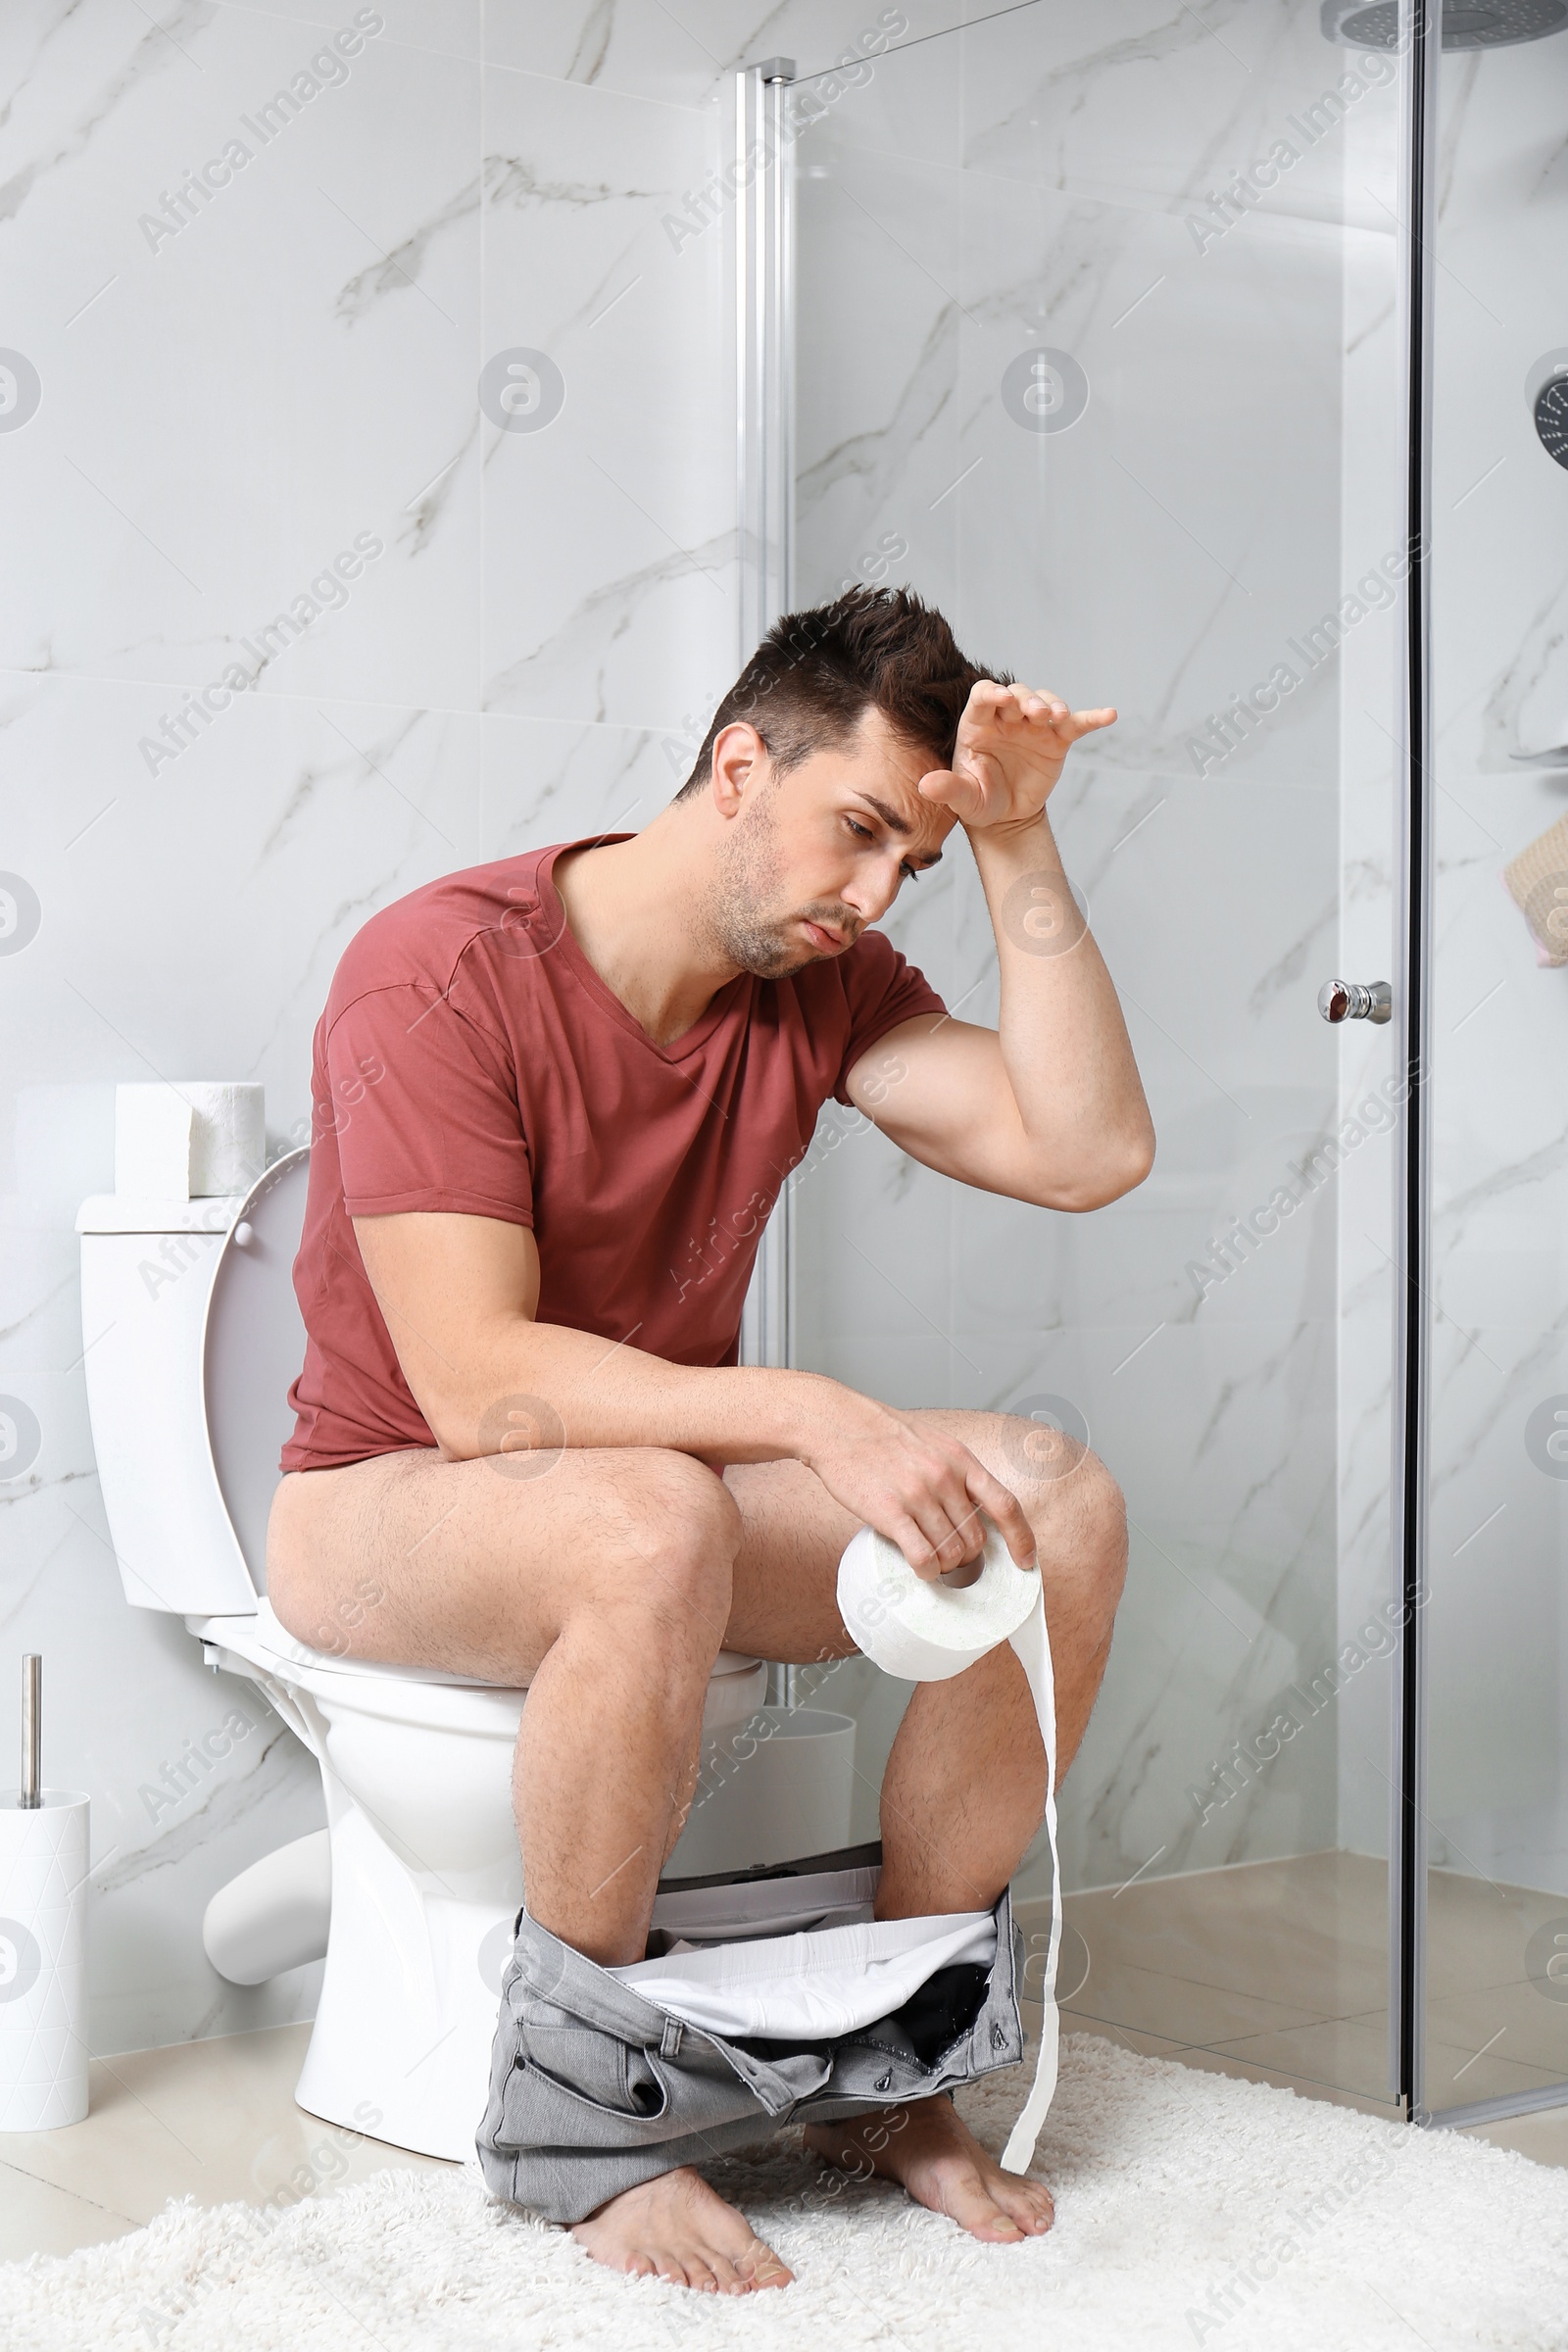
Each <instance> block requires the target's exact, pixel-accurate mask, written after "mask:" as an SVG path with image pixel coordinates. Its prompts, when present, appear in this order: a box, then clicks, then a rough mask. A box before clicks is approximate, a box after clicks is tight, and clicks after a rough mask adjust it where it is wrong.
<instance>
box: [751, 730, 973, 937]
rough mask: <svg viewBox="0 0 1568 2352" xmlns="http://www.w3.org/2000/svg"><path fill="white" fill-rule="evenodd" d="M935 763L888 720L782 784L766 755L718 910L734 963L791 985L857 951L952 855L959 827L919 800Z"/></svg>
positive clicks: (819, 755) (814, 758)
mask: <svg viewBox="0 0 1568 2352" xmlns="http://www.w3.org/2000/svg"><path fill="white" fill-rule="evenodd" d="M933 764H934V761H933V759H932V755H931V754H930V753H928V752H925V751H921V750H918V749H915V748H914V747H912V746H911V745H909V744H907V743H906V742H904V741H903V740H902V739H901V738H900V737H899V736H897V735H895V734H894V733H893V732H892V730H891V729H890V728H889V726H888V724H887V721H886V720H885V719H884V718H883V716H882V714H881V712H880V711H865V712H864V713H863V714H862V716H861V718H860V721H859V724H858V728H857V730H856V732H855V735H854V736H853V737H852V738H851V739H850V740H849V741H848V742H846V743H844V744H842V745H840V746H839V747H838V748H837V749H835V750H830V751H820V752H813V753H811V755H810V756H809V758H808V759H806V760H803V761H802V763H801V765H800V766H799V767H795V768H791V769H790V771H789V772H788V774H787V775H784V776H781V777H775V776H774V775H773V774H772V773H771V770H770V768H769V767H768V765H767V763H766V758H765V755H763V760H762V768H761V772H760V773H756V772H754V774H753V776H752V778H751V780H750V782H749V783H748V786H747V789H746V794H745V799H744V801H743V803H742V806H741V808H740V809H739V810H738V811H737V813H736V814H735V815H734V816H733V817H731V818H730V820H729V822H728V824H727V827H726V830H725V834H724V838H723V841H722V843H721V845H720V849H719V854H718V861H717V865H718V871H717V878H716V881H715V884H714V887H713V889H712V890H711V893H710V895H709V899H708V904H707V908H706V911H707V914H708V917H709V920H710V923H711V928H712V931H713V934H714V937H715V938H716V940H717V941H718V942H719V943H720V944H721V946H722V947H723V949H724V952H725V954H726V955H727V956H729V958H730V959H731V960H732V961H733V962H735V963H736V964H738V965H739V966H740V968H741V969H742V970H743V971H750V972H756V973H757V974H758V975H759V977H760V978H762V979H779V978H781V977H783V976H784V975H785V974H786V973H789V972H795V971H799V970H800V969H801V968H802V967H803V965H805V964H808V963H816V962H819V961H820V960H821V959H822V958H823V957H825V956H841V955H843V953H844V951H845V949H846V948H849V947H853V946H854V944H855V942H856V940H857V939H858V937H859V935H860V933H861V931H863V930H864V928H865V926H866V924H867V923H874V922H876V921H878V920H879V918H880V917H881V916H882V915H884V914H885V913H886V912H887V909H888V908H889V907H891V906H892V904H893V901H894V900H895V898H896V897H897V896H898V893H899V889H900V886H901V885H902V884H903V883H904V882H905V881H906V880H907V879H909V878H911V877H912V876H913V875H915V874H918V873H919V872H921V871H923V870H924V869H925V868H926V867H928V866H932V865H935V864H936V862H937V860H938V858H940V857H941V855H942V843H943V842H944V840H945V839H946V838H947V836H948V834H949V833H951V831H952V830H953V826H954V821H955V820H954V818H953V816H952V815H951V814H950V813H949V811H948V810H947V809H942V808H938V807H937V806H935V805H934V804H933V803H932V802H929V801H925V800H922V799H921V797H920V794H919V791H918V789H917V788H918V785H919V782H920V778H921V777H922V776H923V775H927V774H929V773H930V771H931V768H932V766H933Z"/></svg>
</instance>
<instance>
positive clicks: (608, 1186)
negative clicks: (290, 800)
mask: <svg viewBox="0 0 1568 2352" xmlns="http://www.w3.org/2000/svg"><path fill="white" fill-rule="evenodd" d="M595 838H604V839H608V840H621V839H625V838H626V836H624V835H619V834H612V835H606V836H603V837H597V836H596V837H595ZM578 846H579V845H578V844H576V843H571V842H562V843H558V844H557V845H556V846H555V847H554V848H552V849H547V850H530V851H529V852H527V853H526V855H524V856H523V857H521V858H502V859H500V860H499V861H498V862H497V863H496V864H494V865H476V866H470V867H469V868H468V869H467V871H466V873H461V874H448V875H447V876H445V878H444V879H443V880H441V881H439V882H431V883H428V884H427V885H426V886H425V888H424V889H423V890H417V891H414V892H413V893H412V894H411V895H410V896H409V897H408V898H406V899H399V900H398V901H397V903H396V904H395V905H394V906H391V907H386V908H384V909H383V911H382V912H381V913H380V914H377V915H373V916H372V917H371V919H370V921H369V922H368V923H367V924H366V925H365V928H364V929H363V930H362V931H360V932H358V933H357V934H356V935H355V937H354V938H353V939H352V940H351V941H350V943H349V946H348V948H347V950H346V952H345V954H344V956H343V959H342V961H341V962H340V963H339V965H338V967H337V971H336V973H335V974H334V975H333V980H332V987H331V993H330V995H329V996H328V998H327V1001H326V1010H325V1011H324V1012H323V1013H322V1015H321V1018H320V1020H319V1023H318V1024H317V1030H316V1042H315V1050H314V1054H313V1059H312V1070H311V1096H312V1111H313V1118H312V1139H313V1141H312V1153H311V1178H310V1190H309V1196H308V1199H307V1201H306V1209H305V1230H304V1234H303V1237H302V1239H301V1243H300V1252H299V1256H298V1257H297V1258H296V1260H295V1263H294V1289H295V1293H296V1295H297V1297H298V1299H299V1302H300V1307H301V1310H302V1311H303V1313H304V1317H305V1329H306V1335H307V1336H306V1347H305V1366H304V1369H303V1371H302V1372H301V1373H300V1376H299V1378H298V1380H296V1381H295V1383H294V1385H293V1387H292V1388H291V1389H290V1390H289V1403H290V1404H291V1405H292V1407H293V1408H294V1411H295V1413H296V1414H297V1416H298V1419H297V1422H296V1426H295V1431H294V1435H293V1437H292V1438H291V1439H290V1440H289V1442H288V1444H287V1445H286V1446H284V1448H283V1454H282V1467H283V1468H284V1469H285V1470H322V1469H328V1468H331V1467H334V1466H336V1465H337V1464H339V1463H342V1462H356V1461H361V1460H363V1459H364V1458H365V1457H366V1456H367V1455H368V1454H375V1453H388V1452H391V1451H393V1450H394V1449H395V1448H397V1447H399V1446H434V1444H435V1439H434V1437H433V1436H432V1435H431V1432H430V1428H429V1425H428V1423H427V1422H426V1421H425V1419H424V1416H423V1415H422V1413H421V1412H420V1411H419V1408H418V1406H417V1404H416V1403H415V1401H414V1396H413V1393H412V1391H411V1390H410V1388H409V1385H408V1382H407V1381H406V1380H405V1379H404V1377H403V1372H402V1369H401V1367H400V1365H399V1363H398V1359H397V1351H396V1349H395V1348H394V1347H393V1345H392V1340H391V1336H390V1334H389V1332H388V1330H387V1327H386V1324H385V1322H384V1321H383V1320H382V1316H381V1311H380V1308H379V1307H378V1306H377V1305H376V1302H375V1297H374V1294H373V1292H372V1291H371V1289H370V1285H369V1281H368V1277H367V1275H366V1272H365V1267H364V1263H363V1261H362V1260H361V1257H360V1252H359V1247H358V1244H357V1243H356V1241H355V1238H354V1227H353V1225H352V1224H351V1222H350V1219H351V1218H352V1217H376V1216H390V1215H392V1214H394V1213H396V1212H398V1211H402V1210H408V1209H429V1210H448V1211H455V1212H457V1213H459V1214H466V1215H468V1216H478V1217H501V1218H504V1219H506V1220H507V1221H508V1222H509V1223H511V1224H514V1225H531V1226H532V1227H533V1229H534V1233H535V1235H536V1237H537V1240H538V1246H539V1264H540V1285H539V1303H538V1307H537V1310H536V1312H537V1315H538V1319H539V1321H540V1322H541V1323H562V1324H565V1325H567V1326H568V1327H569V1328H570V1329H572V1330H574V1331H591V1332H595V1333H597V1334H599V1335H600V1337H602V1338H604V1339H607V1340H629V1341H632V1342H633V1343H634V1344H635V1346H637V1347H638V1348H644V1349H646V1350H647V1351H648V1353H650V1354H652V1355H660V1356H663V1357H664V1358H665V1359H666V1360H667V1361H668V1362H670V1363H676V1364H733V1363H734V1362H735V1360H736V1357H737V1354H738V1352H739V1341H740V1324H741V1305H742V1301H743V1299H744V1298H745V1295H746V1286H747V1283H748V1281H749V1280H750V1278H751V1270H752V1261H753V1259H754V1258H755V1256H756V1254H757V1245H758V1239H759V1236H760V1232H761V1229H762V1226H763V1223H764V1222H765V1220H766V1217H767V1213H768V1211H769V1209H770V1208H771V1207H772V1205H773V1203H774V1201H775V1200H776V1199H777V1198H778V1193H779V1188H780V1186H781V1185H782V1184H783V1182H784V1179H785V1177H786V1176H787V1175H788V1173H789V1171H790V1169H791V1168H792V1167H794V1165H795V1164H796V1162H797V1160H799V1159H800V1158H801V1157H802V1156H803V1155H804V1153H805V1152H806V1150H807V1148H808V1146H809V1143H810V1140H811V1134H812V1131H813V1129H814V1127H815V1124H816V1116H817V1112H818V1111H819V1110H820V1108H821V1106H822V1104H823V1103H825V1102H826V1101H827V1099H828V1097H829V1096H830V1095H831V1096H833V1097H835V1098H836V1099H837V1101H839V1102H840V1103H847V1102H848V1101H849V1097H848V1095H847V1093H846V1092H845V1080H846V1078H847V1076H848V1074H849V1072H850V1071H851V1069H853V1067H854V1066H855V1063H856V1062H857V1061H858V1059H859V1057H860V1055H861V1054H864V1053H866V1052H867V1051H868V1049H869V1048H870V1047H872V1046H874V1045H875V1043H876V1041H877V1039H878V1038H879V1037H882V1036H884V1035H885V1034H886V1032H887V1031H888V1030H889V1029H892V1028H894V1027H896V1026H897V1024H898V1023H899V1022H901V1021H907V1020H908V1019H910V1018H911V1017H912V1016H913V1015H915V1014H916V1013H922V1012H941V1011H942V1010H943V1009H944V1006H943V1004H942V1000H941V998H940V997H939V996H938V995H937V994H936V992H935V990H934V989H932V988H931V987H930V986H929V985H928V984H927V982H926V981H925V980H924V978H923V977H922V976H921V974H920V973H919V972H917V971H916V970H915V969H914V968H913V967H912V965H910V964H907V963H906V961H905V959H904V957H903V956H901V955H899V953H898V951H897V950H896V949H895V948H894V947H893V945H892V943H891V942H890V941H889V940H887V939H886V938H884V937H883V935H882V934H881V933H880V932H878V931H866V932H863V933H862V934H861V936H860V937H859V939H858V940H857V942H856V944H855V946H854V947H853V948H850V949H848V950H846V952H845V953H844V954H843V955H842V956H835V957H832V958H831V959H827V960H824V961H822V962H819V963H812V964H809V965H807V966H806V968H805V969H804V970H802V971H800V972H797V973H795V974H794V975H793V976H792V977H791V978H789V979H785V980H759V979H757V978H756V977H755V976H754V975H753V974H751V973H749V972H743V973H741V974H740V975H739V977H738V978H736V979H734V980H732V981H730V982H729V984H728V986H727V987H724V988H721V989H720V990H719V992H718V994H717V995H716V996H715V997H714V998H713V1000H712V1002H711V1005H709V1006H708V1008H707V1010H706V1011H705V1012H704V1013H703V1014H702V1017H701V1018H700V1019H699V1020H698V1022H697V1023H696V1025H695V1027H693V1028H691V1029H688V1030H687V1032H686V1034H685V1036H684V1037H680V1038H677V1039H676V1040H675V1043H674V1044H673V1045H672V1046H657V1045H655V1044H654V1042H653V1040H652V1039H651V1038H650V1037H649V1036H648V1035H647V1034H646V1032H645V1031H644V1030H643V1029H642V1028H640V1027H639V1025H638V1024H637V1022H636V1021H635V1020H634V1019H633V1018H632V1016H631V1014H630V1013H629V1012H628V1011H627V1010H626V1007H625V1006H624V1005H622V1004H621V1002H620V1000H619V998H618V997H616V996H615V995H614V994H613V991H612V990H610V989H609V988H607V987H606V986H605V983H604V982H603V981H602V980H601V979H600V977H599V975H598V973H597V972H596V971H595V970H594V968H593V966H592V965H591V964H590V963H589V961H588V959H587V957H586V956H584V955H583V953H582V950H581V949H580V948H579V947H578V945H577V942H576V940H575V939H574V938H573V936H572V933H571V930H570V928H569V926H568V925H567V923H566V919H565V913H564V908H563V907H562V903H561V899H560V896H559V894H558V892H557V890H556V888H555V885H554V883H553V882H552V880H551V878H550V876H551V868H552V866H553V865H554V863H555V860H556V858H558V857H559V856H560V854H561V852H562V851H563V850H564V849H572V848H576V847H578Z"/></svg>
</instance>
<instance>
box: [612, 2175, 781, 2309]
mask: <svg viewBox="0 0 1568 2352" xmlns="http://www.w3.org/2000/svg"><path fill="white" fill-rule="evenodd" d="M571 2234H572V2236H573V2237H574V2238H575V2239H576V2240H577V2243H578V2245H579V2246H581V2247H582V2249H583V2251H584V2252H585V2253H588V2254H591V2255H592V2256H593V2258H594V2260H595V2262H602V2263H604V2264H606V2265H607V2266H608V2268H609V2269H611V2270H613V2271H625V2272H627V2273H628V2274H629V2276H630V2277H631V2278H667V2279H668V2280H669V2282H670V2284H671V2285H672V2286H695V2287H696V2288H697V2289H698V2291H699V2293H702V2294H709V2295H713V2294H719V2295H750V2294H753V2293H755V2292H756V2290H757V2289H758V2288H759V2287H762V2286H788V2285H789V2283H790V2280H791V2279H792V2278H794V2276H795V2274H794V2272H793V2271H787V2270H786V2269H785V2267H784V2265H783V2264H782V2263H781V2262H780V2260H779V2258H778V2256H777V2255H776V2254H775V2253H774V2251H773V2249H772V2247H771V2246H764V2245H763V2243H762V2241H761V2239H760V2237H759V2236H757V2234H756V2233H755V2231H754V2230H753V2229H752V2226H751V2224H750V2222H749V2221H748V2220H747V2219H746V2216H745V2214H744V2213H737V2212H736V2210H735V2208H734V2206H733V2205H726V2204H725V2202H724V2200H723V2198H722V2197H721V2196H720V2195H719V2194H718V2192H717V2191H716V2189H711V2188H710V2187H709V2185H708V2182H707V2181H706V2180H704V2179H703V2177H702V2175H701V2173H695V2172H693V2171H692V2169H691V2167H690V2165H682V2166H681V2167H680V2169H679V2171H678V2172H673V2173H661V2175H660V2176H659V2179H658V2180H645V2181H643V2182H642V2184H641V2185H640V2186H639V2187H637V2188H624V2189H622V2190H621V2192H620V2195H619V2196H618V2197H612V2198H611V2200H610V2202H609V2204H608V2205H601V2206H600V2208H599V2211H598V2212H597V2213H591V2214H590V2215H589V2216H588V2219H587V2220H586V2221H585V2222H577V2223H575V2224H574V2225H573V2227H572V2232H571Z"/></svg>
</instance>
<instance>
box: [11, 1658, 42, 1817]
mask: <svg viewBox="0 0 1568 2352" xmlns="http://www.w3.org/2000/svg"><path fill="white" fill-rule="evenodd" d="M42 1779H43V1660H42V1658H41V1657H40V1656H39V1655H38V1652H37V1651H36V1650H35V1649H29V1650H28V1651H27V1653H26V1655H25V1657H24V1659H23V1661H22V1793H21V1795H20V1796H19V1797H18V1799H17V1802H18V1804H19V1805H25V1806H26V1807H27V1809H28V1811H29V1812H30V1811H32V1810H33V1809H34V1808H35V1807H36V1806H37V1804H38V1803H39V1801H40V1794H41V1791H40V1786H39V1784H40V1783H41V1781H42Z"/></svg>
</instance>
